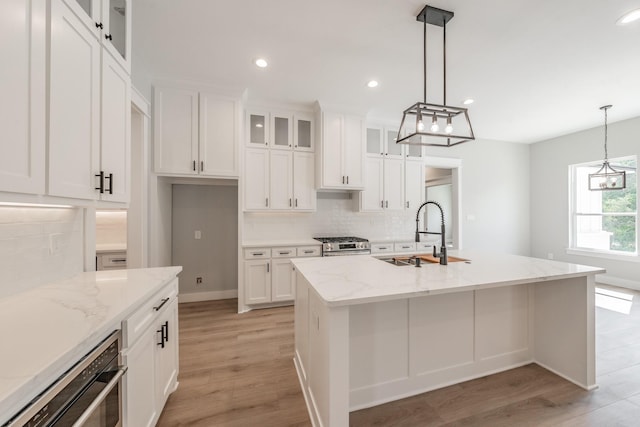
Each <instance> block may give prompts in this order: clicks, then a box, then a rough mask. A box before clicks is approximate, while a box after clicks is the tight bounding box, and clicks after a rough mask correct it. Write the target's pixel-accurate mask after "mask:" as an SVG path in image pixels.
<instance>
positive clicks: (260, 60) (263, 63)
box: [256, 58, 269, 68]
mask: <svg viewBox="0 0 640 427" xmlns="http://www.w3.org/2000/svg"><path fill="white" fill-rule="evenodd" d="M256 65H257V66H258V67H260V68H265V67H266V66H267V65H269V64H268V63H267V60H266V59H264V58H258V59H256Z"/></svg>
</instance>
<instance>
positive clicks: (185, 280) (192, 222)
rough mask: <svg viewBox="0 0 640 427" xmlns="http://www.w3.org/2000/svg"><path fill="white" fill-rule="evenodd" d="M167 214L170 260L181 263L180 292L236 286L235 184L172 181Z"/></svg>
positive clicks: (232, 288) (202, 291)
mask: <svg viewBox="0 0 640 427" xmlns="http://www.w3.org/2000/svg"><path fill="white" fill-rule="evenodd" d="M171 217H172V230H173V232H172V264H173V265H181V266H182V267H183V271H182V273H181V274H180V294H188V293H204V292H216V291H225V290H236V289H237V288H238V187H236V186H209V185H182V184H180V185H178V184H174V185H173V208H172V216H171ZM196 230H200V231H201V232H202V238H201V239H200V240H196V239H195V238H194V232H195V231H196ZM198 276H200V277H202V278H203V283H202V284H201V285H196V277H198Z"/></svg>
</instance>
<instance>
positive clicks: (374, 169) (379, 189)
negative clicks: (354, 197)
mask: <svg viewBox="0 0 640 427" xmlns="http://www.w3.org/2000/svg"><path fill="white" fill-rule="evenodd" d="M383 165H384V161H383V159H382V158H381V157H379V156H378V157H367V159H366V168H365V171H366V178H365V186H364V190H362V191H361V192H360V210H361V211H381V210H382V209H383V204H384V193H383V184H384V172H383Z"/></svg>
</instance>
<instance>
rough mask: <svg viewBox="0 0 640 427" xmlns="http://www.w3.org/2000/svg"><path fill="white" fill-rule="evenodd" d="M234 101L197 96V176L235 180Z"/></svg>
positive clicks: (236, 160)
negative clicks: (198, 151)
mask: <svg viewBox="0 0 640 427" xmlns="http://www.w3.org/2000/svg"><path fill="white" fill-rule="evenodd" d="M237 108H238V103H237V101H236V100H235V99H231V98H223V97H220V96H216V95H213V94H209V93H202V92H201V93H200V156H199V157H200V165H199V167H200V174H201V175H212V176H225V177H237V176H238V136H237V131H236V129H237V126H238V121H237V118H236V117H237V114H236V113H237Z"/></svg>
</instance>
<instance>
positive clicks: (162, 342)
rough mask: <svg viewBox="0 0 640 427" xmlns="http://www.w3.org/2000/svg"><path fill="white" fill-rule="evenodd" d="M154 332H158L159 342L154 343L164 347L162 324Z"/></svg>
mask: <svg viewBox="0 0 640 427" xmlns="http://www.w3.org/2000/svg"><path fill="white" fill-rule="evenodd" d="M156 332H160V342H158V343H156V345H159V346H160V347H162V348H164V325H162V326H161V327H160V329H158V330H157V331H156Z"/></svg>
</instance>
